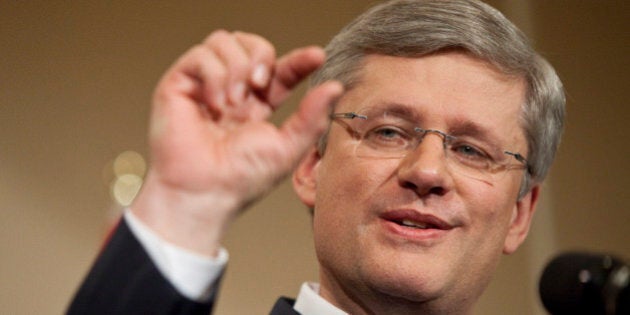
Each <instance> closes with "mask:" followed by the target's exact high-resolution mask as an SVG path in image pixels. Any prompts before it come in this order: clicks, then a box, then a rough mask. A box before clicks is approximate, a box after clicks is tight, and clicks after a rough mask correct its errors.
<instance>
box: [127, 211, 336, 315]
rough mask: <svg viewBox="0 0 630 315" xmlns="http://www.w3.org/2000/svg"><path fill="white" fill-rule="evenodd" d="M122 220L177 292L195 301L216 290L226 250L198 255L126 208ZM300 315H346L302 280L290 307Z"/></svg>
mask: <svg viewBox="0 0 630 315" xmlns="http://www.w3.org/2000/svg"><path fill="white" fill-rule="evenodd" d="M124 220H125V222H127V224H128V225H129V229H130V230H131V232H132V233H133V234H134V236H135V237H136V238H137V239H138V241H139V242H140V244H141V245H142V247H143V248H144V249H145V250H146V252H147V253H148V254H149V257H150V258H151V260H152V261H153V263H154V264H155V265H156V266H157V268H158V270H159V271H160V272H161V273H162V275H163V276H164V277H165V278H166V279H168V281H169V282H170V283H171V284H172V285H173V286H174V287H175V288H176V289H177V291H178V292H179V293H181V294H182V295H183V296H185V297H187V298H188V299H191V300H194V301H204V300H206V299H208V298H209V297H210V296H211V295H212V294H214V293H215V292H216V290H217V289H218V279H219V277H220V276H221V274H222V273H223V270H224V269H225V266H226V264H227V261H228V257H229V255H228V253H227V250H225V249H224V248H221V249H220V250H219V254H218V255H217V257H208V256H204V255H200V254H197V253H194V252H191V251H189V250H186V249H184V248H181V247H178V246H175V245H173V244H170V243H169V242H167V241H166V240H164V239H162V238H161V237H160V236H159V235H157V234H156V233H155V232H153V231H152V230H151V229H150V228H149V227H148V226H146V225H145V224H144V223H142V222H141V221H140V220H139V219H138V218H137V217H136V216H134V215H133V213H131V211H129V210H126V211H125V213H124ZM293 309H295V310H296V311H297V312H299V313H300V314H302V315H321V314H327V315H348V314H347V313H345V312H343V311H342V310H340V309H338V308H337V307H335V306H334V305H332V304H330V303H329V302H328V301H326V300H325V299H324V298H322V297H321V296H320V295H319V284H317V283H312V282H310V283H304V284H302V287H301V288H300V293H299V294H298V296H297V299H296V301H295V305H294V307H293Z"/></svg>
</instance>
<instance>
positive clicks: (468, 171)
mask: <svg viewBox="0 0 630 315" xmlns="http://www.w3.org/2000/svg"><path fill="white" fill-rule="evenodd" d="M331 119H332V120H333V121H337V122H339V123H342V124H343V125H344V126H345V127H346V130H347V131H348V132H350V134H351V135H352V136H353V138H355V139H356V140H357V141H358V142H357V145H356V147H355V155H356V156H357V157H361V158H378V159H392V158H404V157H405V156H407V154H409V153H410V152H412V151H413V150H415V149H416V148H417V147H418V145H419V144H420V142H422V140H423V139H424V137H425V136H427V135H429V134H435V135H438V136H440V137H442V143H443V149H444V152H445V153H444V154H445V159H446V162H447V163H446V164H447V166H448V167H449V168H450V169H451V170H452V171H454V172H456V173H458V174H461V175H464V176H468V177H471V178H474V179H478V180H482V181H497V180H500V179H501V178H502V176H504V174H506V173H507V172H506V171H507V170H511V169H526V170H527V171H529V165H528V162H527V159H526V158H525V157H524V156H523V155H521V154H520V153H516V152H511V151H506V150H498V149H497V146H494V145H492V144H491V143H487V141H483V140H480V139H476V138H474V137H472V136H466V135H462V136H459V135H458V136H453V135H449V134H447V133H445V132H442V131H440V130H435V129H423V128H420V127H417V125H416V124H415V123H414V122H413V121H411V120H410V119H409V115H408V114H406V113H402V112H398V111H395V110H388V109H383V108H367V109H364V110H360V111H357V112H346V113H334V114H332V115H331ZM514 160H516V163H512V162H514Z"/></svg>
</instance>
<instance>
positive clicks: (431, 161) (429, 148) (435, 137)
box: [397, 130, 453, 196]
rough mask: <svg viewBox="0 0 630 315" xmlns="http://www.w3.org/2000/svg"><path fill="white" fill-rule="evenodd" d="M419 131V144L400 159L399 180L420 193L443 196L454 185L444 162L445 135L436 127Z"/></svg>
mask: <svg viewBox="0 0 630 315" xmlns="http://www.w3.org/2000/svg"><path fill="white" fill-rule="evenodd" d="M422 132H423V134H421V135H420V138H419V139H420V141H419V143H418V146H417V147H416V148H415V149H414V150H412V151H410V152H409V153H408V154H407V155H406V156H405V157H404V158H403V159H402V161H401V162H400V165H399V167H398V170H397V176H398V180H399V183H400V185H401V186H403V187H405V188H409V189H413V190H414V191H415V192H416V194H418V195H419V196H425V195H428V194H436V195H444V194H446V193H447V192H448V191H449V190H450V189H451V188H452V186H453V178H452V177H451V174H450V171H449V169H448V167H447V163H446V155H445V154H446V152H445V151H444V148H445V147H444V134H443V133H442V132H439V131H436V130H424V131H422Z"/></svg>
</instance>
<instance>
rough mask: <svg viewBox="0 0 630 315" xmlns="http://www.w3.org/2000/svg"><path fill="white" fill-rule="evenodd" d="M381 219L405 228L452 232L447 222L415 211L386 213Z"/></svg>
mask: <svg viewBox="0 0 630 315" xmlns="http://www.w3.org/2000/svg"><path fill="white" fill-rule="evenodd" d="M381 218H382V219H384V220H387V221H389V222H392V223H395V224H397V225H399V226H402V227H405V228H412V229H417V230H450V229H452V228H453V227H452V226H451V225H449V224H448V223H447V222H445V221H443V220H441V219H440V218H437V217H435V216H432V215H427V214H421V213H419V212H417V211H415V210H395V211H390V212H386V213H384V214H382V215H381Z"/></svg>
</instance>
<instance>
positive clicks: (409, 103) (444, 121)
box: [336, 52, 525, 143]
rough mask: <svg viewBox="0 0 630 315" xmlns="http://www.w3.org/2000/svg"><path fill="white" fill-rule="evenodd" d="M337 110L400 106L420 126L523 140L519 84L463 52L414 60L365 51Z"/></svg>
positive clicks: (522, 94) (518, 80)
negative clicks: (479, 131) (355, 78)
mask: <svg viewBox="0 0 630 315" xmlns="http://www.w3.org/2000/svg"><path fill="white" fill-rule="evenodd" d="M358 78H359V80H358V82H357V84H356V85H355V86H353V88H352V89H350V90H349V91H348V92H347V93H346V94H345V95H344V97H343V98H342V99H341V100H340V102H339V105H338V108H337V109H336V111H337V112H339V111H356V110H360V109H362V108H366V107H375V106H376V107H379V106H383V107H397V108H405V110H406V111H407V112H409V114H410V115H412V116H414V117H416V119H418V123H420V124H422V125H423V127H424V128H435V129H442V130H445V131H449V132H452V131H453V130H457V129H461V128H463V127H466V126H468V127H475V128H477V129H482V130H486V131H487V132H488V133H489V134H491V135H492V136H493V137H496V138H497V139H498V140H501V142H507V143H513V142H517V143H520V142H523V143H524V141H525V140H524V139H525V138H524V132H523V129H522V127H521V106H522V104H523V103H524V102H525V82H524V80H523V79H522V78H520V77H514V76H509V75H506V74H503V73H501V72H500V71H499V70H497V69H496V68H494V67H493V66H491V65H490V64H488V63H487V62H484V61H482V60H479V59H477V58H474V57H471V56H470V55H468V54H466V53H463V52H444V53H440V54H434V55H429V56H424V57H420V58H406V57H392V56H383V55H369V56H367V57H366V58H365V60H364V62H363V66H362V68H361V70H360V72H359V75H358Z"/></svg>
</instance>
